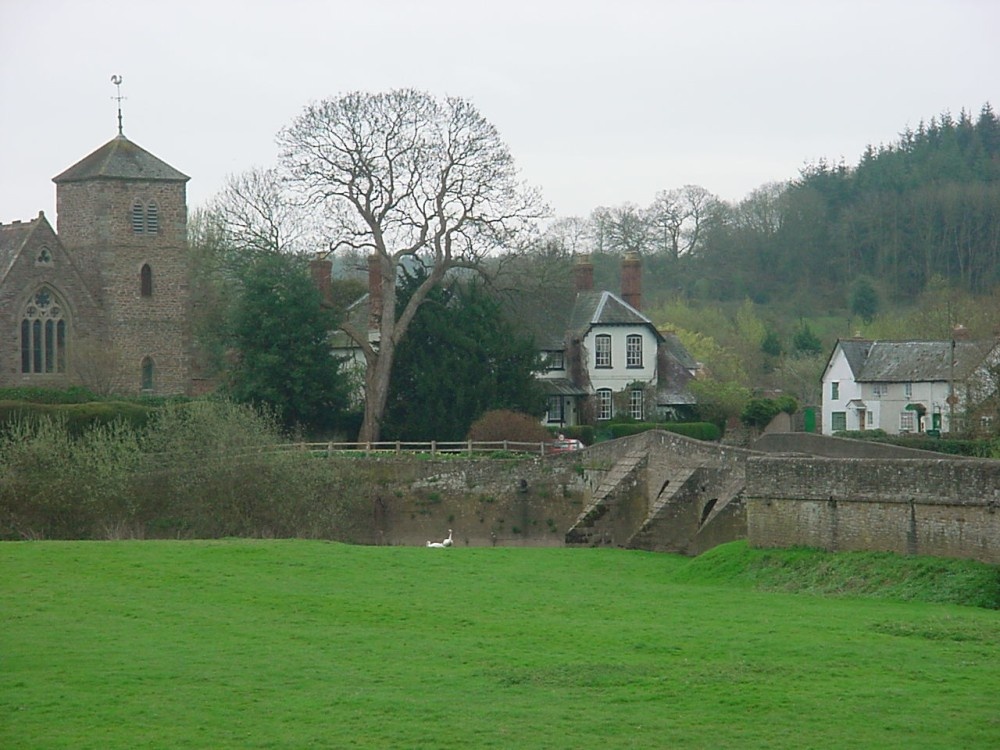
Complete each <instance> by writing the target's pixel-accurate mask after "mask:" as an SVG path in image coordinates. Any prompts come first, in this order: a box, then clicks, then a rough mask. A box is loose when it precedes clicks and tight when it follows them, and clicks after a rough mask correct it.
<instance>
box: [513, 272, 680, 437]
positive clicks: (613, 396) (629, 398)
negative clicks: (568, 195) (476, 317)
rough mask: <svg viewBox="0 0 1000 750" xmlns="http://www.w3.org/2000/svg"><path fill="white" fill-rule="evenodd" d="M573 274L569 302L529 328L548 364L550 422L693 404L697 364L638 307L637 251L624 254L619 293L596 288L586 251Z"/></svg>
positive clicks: (645, 415)
mask: <svg viewBox="0 0 1000 750" xmlns="http://www.w3.org/2000/svg"><path fill="white" fill-rule="evenodd" d="M573 277H574V286H575V292H576V296H575V299H574V301H573V304H572V306H571V308H570V309H564V310H559V309H555V310H552V309H548V310H545V312H544V319H543V320H540V321H535V323H534V325H533V326H531V327H533V328H534V331H535V335H536V341H538V342H539V344H540V346H541V348H542V351H543V354H544V356H545V361H546V362H547V364H548V367H547V369H546V371H545V373H543V374H542V375H541V378H542V382H543V384H544V385H545V386H546V388H547V389H548V392H549V407H548V411H547V414H546V417H545V420H546V422H547V423H548V424H550V425H555V424H558V425H575V424H581V423H584V424H587V423H593V422H602V421H607V420H609V419H611V418H612V417H614V416H618V415H626V416H629V417H631V418H633V419H639V420H653V419H665V418H667V417H670V416H676V415H677V414H678V413H680V412H683V411H685V410H689V409H690V408H691V407H693V406H694V403H695V401H694V398H693V397H692V395H691V393H690V391H689V390H688V387H687V386H688V383H690V381H691V380H692V379H693V378H694V377H695V373H696V371H697V369H698V365H697V363H696V362H695V361H694V360H693V359H692V357H691V356H690V354H688V352H687V350H686V349H685V348H684V346H683V344H681V342H680V340H679V339H678V338H677V336H676V335H675V334H673V333H672V332H669V331H659V330H657V328H656V326H655V325H654V324H653V322H652V321H651V320H650V319H649V318H647V317H646V316H645V315H643V314H642V312H641V311H640V306H641V296H642V291H641V289H642V269H641V261H640V260H639V256H638V254H637V253H626V255H625V257H624V258H623V260H622V271H621V295H618V294H615V293H613V292H609V291H597V290H594V288H593V279H594V269H593V265H592V264H591V262H590V258H589V256H580V257H578V258H577V261H576V263H575V265H574V268H573ZM526 324H527V322H526Z"/></svg>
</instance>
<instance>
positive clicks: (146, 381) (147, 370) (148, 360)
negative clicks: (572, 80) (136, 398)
mask: <svg viewBox="0 0 1000 750" xmlns="http://www.w3.org/2000/svg"><path fill="white" fill-rule="evenodd" d="M141 387H142V390H144V391H151V390H153V359H152V357H143V358H142V383H141Z"/></svg>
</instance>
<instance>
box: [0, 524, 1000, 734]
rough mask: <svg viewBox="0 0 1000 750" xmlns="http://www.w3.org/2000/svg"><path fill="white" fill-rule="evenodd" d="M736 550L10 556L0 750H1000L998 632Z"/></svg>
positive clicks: (296, 545)
mask: <svg viewBox="0 0 1000 750" xmlns="http://www.w3.org/2000/svg"><path fill="white" fill-rule="evenodd" d="M733 549H735V551H734V552H732V551H731V552H729V553H726V552H722V553H719V554H718V555H717V556H716V558H715V560H716V563H715V564H714V565H712V558H711V557H706V558H704V560H702V559H699V560H695V561H691V560H687V559H684V558H678V557H674V556H669V555H662V554H650V553H643V552H630V551H623V550H612V549H586V550H574V549H524V548H518V549H511V548H496V549H491V548H475V549H468V548H463V549H451V550H428V549H426V548H403V547H387V548H386V547H383V548H374V547H350V546H344V545H338V544H328V543H322V542H306V541H273V542H272V541H219V542H83V543H71V542H29V543H5V544H2V545H0V576H2V578H0V580H2V584H0V586H2V588H0V594H2V610H0V619H2V623H0V627H2V630H0V660H2V661H0V666H2V668H0V747H3V748H9V749H14V748H74V750H80V749H82V748H102V749H103V748H310V747H316V748H352V747H355V748H356V747H367V748H424V747H428V748H431V747H434V748H449V747H454V748H458V747H461V748H685V750H689V749H691V748H736V747H739V748H947V749H948V750H953V749H954V748H962V749H963V750H968V749H969V748H996V747H1000V613H998V612H997V611H995V610H987V609H979V608H975V607H969V606H957V605H954V604H940V603H926V602H916V601H910V602H899V601H887V600H877V599H863V598H848V597H843V596H839V597H829V596H819V595H815V594H812V595H810V594H803V593H794V594H790V593H777V592H762V591H759V590H757V589H756V588H755V587H754V585H756V584H754V585H751V584H748V583H746V582H744V583H742V584H740V585H723V584H722V583H720V581H721V580H726V579H727V578H728V579H731V580H734V581H739V580H740V576H739V575H734V574H733V573H732V571H730V572H725V568H726V564H725V563H724V560H725V558H726V555H727V554H728V555H729V556H730V557H731V558H732V557H733V556H735V557H737V558H738V557H741V556H746V554H747V552H746V551H745V548H740V547H736V548H733ZM772 559H773V556H772ZM696 565H700V566H701V569H700V571H699V568H698V567H696ZM829 575H833V573H829ZM944 575H946V576H951V575H952V574H951V573H948V572H946V573H945V574H944ZM758 577H759V576H758ZM706 579H707V580H711V581H712V582H711V583H707V584H706V583H697V582H696V581H698V580H706ZM811 587H812V584H810V588H811Z"/></svg>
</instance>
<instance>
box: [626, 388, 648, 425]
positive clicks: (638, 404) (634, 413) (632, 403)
mask: <svg viewBox="0 0 1000 750" xmlns="http://www.w3.org/2000/svg"><path fill="white" fill-rule="evenodd" d="M644 395H645V394H643V392H642V389H641V388H633V389H632V390H631V391H629V394H628V413H629V416H630V417H632V419H637V420H639V421H640V422H641V421H642V419H643V417H645V416H646V414H645V411H644V408H643V407H644V406H645V404H644Z"/></svg>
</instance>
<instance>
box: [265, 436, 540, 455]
mask: <svg viewBox="0 0 1000 750" xmlns="http://www.w3.org/2000/svg"><path fill="white" fill-rule="evenodd" d="M280 449H281V450H306V451H312V452H314V453H321V452H325V453H326V454H327V455H330V454H333V453H337V452H362V453H364V454H366V455H368V454H371V453H395V454H401V453H430V454H431V455H432V456H436V455H437V454H439V453H442V454H452V455H454V454H465V455H468V456H471V455H474V454H476V453H495V452H497V451H505V452H509V453H536V454H538V455H540V456H544V455H545V454H546V453H551V452H552V450H551V445H550V444H549V443H545V442H541V443H519V442H516V441H513V440H497V441H494V442H477V441H473V440H459V441H454V442H446V441H438V440H431V441H429V442H406V441H403V440H395V441H388V442H378V443H334V442H327V443H287V444H285V445H282V446H280Z"/></svg>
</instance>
